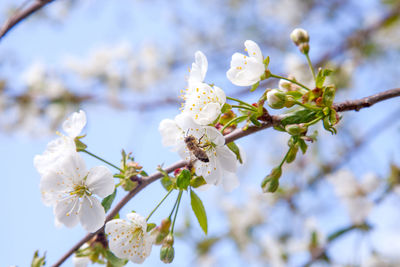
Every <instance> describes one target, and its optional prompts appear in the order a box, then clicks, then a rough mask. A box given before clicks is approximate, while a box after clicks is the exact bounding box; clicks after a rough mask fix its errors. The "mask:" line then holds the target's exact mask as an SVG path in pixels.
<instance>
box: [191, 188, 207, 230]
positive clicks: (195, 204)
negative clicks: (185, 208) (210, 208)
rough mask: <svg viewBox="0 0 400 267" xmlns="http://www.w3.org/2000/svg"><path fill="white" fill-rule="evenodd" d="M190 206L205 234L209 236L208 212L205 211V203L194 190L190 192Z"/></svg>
mask: <svg viewBox="0 0 400 267" xmlns="http://www.w3.org/2000/svg"><path fill="white" fill-rule="evenodd" d="M190 204H191V206H192V210H193V212H194V214H195V215H196V218H197V221H198V222H199V224H200V227H201V229H203V231H204V233H205V234H207V228H208V224H207V214H206V210H205V209H204V205H203V202H202V201H201V199H200V198H199V197H198V196H197V195H196V193H195V192H194V191H193V190H190Z"/></svg>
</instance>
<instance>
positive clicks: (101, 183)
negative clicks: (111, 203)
mask: <svg viewBox="0 0 400 267" xmlns="http://www.w3.org/2000/svg"><path fill="white" fill-rule="evenodd" d="M86 185H87V186H88V187H89V190H90V192H92V193H93V194H96V195H98V196H99V197H101V198H104V197H106V196H109V195H111V194H112V193H113V192H114V188H115V184H114V178H113V175H112V173H111V171H110V170H109V169H108V168H107V167H105V166H97V167H94V168H91V169H90V171H89V173H88V175H87V178H86Z"/></svg>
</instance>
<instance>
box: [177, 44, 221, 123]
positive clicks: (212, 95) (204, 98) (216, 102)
mask: <svg viewBox="0 0 400 267" xmlns="http://www.w3.org/2000/svg"><path fill="white" fill-rule="evenodd" d="M207 68H208V62H207V58H206V56H205V55H204V54H203V53H202V52H200V51H197V52H196V53H195V62H194V63H193V64H192V69H191V71H190V76H189V79H188V84H189V85H188V88H187V89H186V91H185V94H184V95H183V99H184V100H185V103H184V104H182V105H183V111H182V112H184V113H188V114H190V115H191V116H192V118H193V120H195V121H196V123H198V124H200V125H207V124H210V123H212V122H213V121H214V120H215V119H217V118H218V116H219V115H220V114H221V109H222V107H223V106H224V104H225V102H226V96H225V92H224V91H223V90H222V89H221V88H219V87H218V86H210V85H208V84H207V83H204V82H203V81H204V78H205V76H206V73H207Z"/></svg>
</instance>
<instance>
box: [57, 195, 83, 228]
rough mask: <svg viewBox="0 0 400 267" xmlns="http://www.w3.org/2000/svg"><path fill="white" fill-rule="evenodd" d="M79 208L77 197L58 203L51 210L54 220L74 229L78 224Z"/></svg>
mask: <svg viewBox="0 0 400 267" xmlns="http://www.w3.org/2000/svg"><path fill="white" fill-rule="evenodd" d="M79 206H80V204H79V199H78V198H77V197H73V198H69V199H65V200H62V201H59V202H58V203H57V204H56V205H55V206H54V210H53V211H54V215H55V217H56V220H57V221H58V222H60V223H62V224H64V225H65V226H67V227H69V228H71V227H74V226H75V225H76V224H77V223H78V222H79V218H78V210H79Z"/></svg>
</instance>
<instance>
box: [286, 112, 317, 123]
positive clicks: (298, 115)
mask: <svg viewBox="0 0 400 267" xmlns="http://www.w3.org/2000/svg"><path fill="white" fill-rule="evenodd" d="M316 115H317V111H315V110H310V109H299V110H297V111H295V112H293V113H289V114H286V118H284V119H282V121H281V124H282V125H283V126H286V125H288V124H298V123H304V122H310V121H312V120H313V119H315V117H316Z"/></svg>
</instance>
